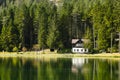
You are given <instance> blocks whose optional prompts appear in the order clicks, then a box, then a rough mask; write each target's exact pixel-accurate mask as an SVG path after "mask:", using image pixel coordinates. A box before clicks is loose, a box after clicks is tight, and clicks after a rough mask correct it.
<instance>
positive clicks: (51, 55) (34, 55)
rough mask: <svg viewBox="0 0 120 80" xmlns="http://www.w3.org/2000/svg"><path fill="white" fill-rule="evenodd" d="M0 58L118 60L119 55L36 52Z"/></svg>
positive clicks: (10, 54)
mask: <svg viewBox="0 0 120 80" xmlns="http://www.w3.org/2000/svg"><path fill="white" fill-rule="evenodd" d="M0 57H5V58H7V57H23V58H73V57H86V58H117V59H118V58H119V59H120V54H119V53H112V54H111V53H99V54H70V53H69V54H68V53H66V54H56V53H54V52H53V53H48V54H42V53H38V52H19V53H16V52H11V53H10V52H0Z"/></svg>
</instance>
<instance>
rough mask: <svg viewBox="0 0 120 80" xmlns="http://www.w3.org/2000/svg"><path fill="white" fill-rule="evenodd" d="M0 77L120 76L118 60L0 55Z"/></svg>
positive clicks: (94, 79) (113, 79)
mask: <svg viewBox="0 0 120 80" xmlns="http://www.w3.org/2000/svg"><path fill="white" fill-rule="evenodd" d="M0 80H120V61H119V60H118V61H114V60H107V59H106V60H102V59H86V58H72V59H71V58H67V59H65V58H63V59H44V58H43V59H25V58H0Z"/></svg>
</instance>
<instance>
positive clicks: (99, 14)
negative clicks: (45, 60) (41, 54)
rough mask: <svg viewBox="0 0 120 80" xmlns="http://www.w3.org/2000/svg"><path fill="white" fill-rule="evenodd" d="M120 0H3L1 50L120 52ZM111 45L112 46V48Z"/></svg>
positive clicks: (0, 30)
mask: <svg viewBox="0 0 120 80" xmlns="http://www.w3.org/2000/svg"><path fill="white" fill-rule="evenodd" d="M119 32H120V0H0V51H3V50H4V51H9V52H11V51H15V50H16V49H17V50H22V48H26V49H27V50H34V47H35V46H36V45H37V46H38V47H39V49H42V48H44V49H48V48H55V49H58V48H61V49H69V48H71V39H88V40H89V42H87V43H85V45H84V46H85V47H87V48H89V50H90V51H91V52H95V51H99V52H100V51H101V50H102V51H106V52H110V51H111V50H112V52H118V50H119V49H118V48H119V45H118V44H119V41H118V39H119V35H118V33H119ZM111 46H112V47H111Z"/></svg>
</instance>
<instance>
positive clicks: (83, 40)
mask: <svg viewBox="0 0 120 80" xmlns="http://www.w3.org/2000/svg"><path fill="white" fill-rule="evenodd" d="M78 41H80V42H84V43H88V42H89V41H90V40H89V39H72V42H71V43H72V44H76V43H77V42H78Z"/></svg>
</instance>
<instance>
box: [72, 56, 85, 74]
mask: <svg viewBox="0 0 120 80" xmlns="http://www.w3.org/2000/svg"><path fill="white" fill-rule="evenodd" d="M84 63H85V59H84V58H72V68H71V70H72V72H73V73H78V72H79V71H78V69H80V68H81V67H82V66H83V65H84Z"/></svg>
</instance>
